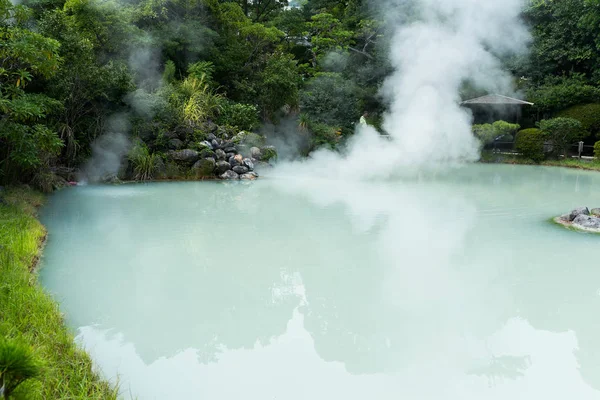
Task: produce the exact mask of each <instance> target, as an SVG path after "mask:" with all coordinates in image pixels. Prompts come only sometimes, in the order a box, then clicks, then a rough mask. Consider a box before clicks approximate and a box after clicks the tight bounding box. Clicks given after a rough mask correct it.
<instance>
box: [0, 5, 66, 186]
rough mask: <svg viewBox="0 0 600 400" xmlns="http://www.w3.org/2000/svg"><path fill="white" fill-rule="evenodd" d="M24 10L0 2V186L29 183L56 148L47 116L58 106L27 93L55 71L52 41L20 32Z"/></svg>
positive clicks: (54, 43)
mask: <svg viewBox="0 0 600 400" xmlns="http://www.w3.org/2000/svg"><path fill="white" fill-rule="evenodd" d="M28 17H29V13H28V10H27V9H26V8H25V7H22V6H12V5H11V3H9V2H8V0H0V41H2V45H1V46H0V174H1V175H0V180H2V181H4V182H7V181H8V182H10V181H12V180H14V179H17V178H24V177H27V176H29V177H32V176H35V175H36V174H37V173H39V172H41V171H42V170H43V169H47V168H48V167H49V166H50V162H51V161H52V160H51V159H52V158H53V157H56V156H57V155H58V153H59V152H60V148H61V146H62V142H61V140H60V138H59V137H58V133H57V132H56V130H55V129H54V127H53V126H51V125H49V121H48V116H49V114H51V113H52V112H55V111H58V110H59V109H60V103H59V102H58V101H56V100H54V99H52V98H50V97H48V96H46V95H44V94H42V93H32V92H28V91H27V88H28V86H29V85H30V84H31V83H33V82H34V80H36V79H48V78H51V77H52V76H53V75H54V74H56V72H57V70H58V67H59V65H60V58H59V56H58V48H59V46H60V44H59V43H58V42H57V41H56V40H53V39H50V38H47V37H44V36H42V35H40V34H39V33H36V32H32V31H31V30H28V29H26V28H25V27H26V21H27V19H28Z"/></svg>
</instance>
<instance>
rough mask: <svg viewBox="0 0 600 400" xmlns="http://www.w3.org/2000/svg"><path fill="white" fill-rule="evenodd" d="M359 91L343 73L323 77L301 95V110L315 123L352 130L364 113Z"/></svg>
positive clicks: (315, 80)
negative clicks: (361, 107)
mask: <svg viewBox="0 0 600 400" xmlns="http://www.w3.org/2000/svg"><path fill="white" fill-rule="evenodd" d="M358 92H359V88H358V87H357V86H356V84H354V83H353V82H351V81H349V80H348V79H345V78H344V77H343V76H342V75H341V74H334V73H328V74H320V75H319V76H317V77H315V78H313V79H311V80H310V81H309V82H308V83H307V85H306V88H305V89H304V91H303V92H302V95H301V106H302V111H303V112H304V113H306V114H308V115H309V116H310V118H311V120H313V121H314V122H316V123H321V124H325V125H330V126H341V127H343V128H345V130H348V131H352V130H353V123H354V122H358V119H359V118H360V115H361V114H362V111H361V109H360V104H359V97H358Z"/></svg>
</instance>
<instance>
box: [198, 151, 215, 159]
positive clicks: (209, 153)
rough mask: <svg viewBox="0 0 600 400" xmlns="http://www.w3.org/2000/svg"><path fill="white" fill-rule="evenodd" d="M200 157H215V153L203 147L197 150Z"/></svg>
mask: <svg viewBox="0 0 600 400" xmlns="http://www.w3.org/2000/svg"><path fill="white" fill-rule="evenodd" d="M198 155H199V157H200V158H217V154H216V153H215V152H214V151H212V150H210V149H203V150H200V151H199V152H198Z"/></svg>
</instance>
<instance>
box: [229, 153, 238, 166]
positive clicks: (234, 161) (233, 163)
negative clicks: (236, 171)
mask: <svg viewBox="0 0 600 400" xmlns="http://www.w3.org/2000/svg"><path fill="white" fill-rule="evenodd" d="M240 164H241V163H240V162H239V161H238V160H237V158H235V156H232V157H229V165H231V167H232V168H233V167H237V166H238V165H240Z"/></svg>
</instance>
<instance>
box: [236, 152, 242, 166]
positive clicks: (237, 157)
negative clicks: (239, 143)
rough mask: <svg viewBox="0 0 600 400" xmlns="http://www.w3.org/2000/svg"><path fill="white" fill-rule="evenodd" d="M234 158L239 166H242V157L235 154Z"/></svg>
mask: <svg viewBox="0 0 600 400" xmlns="http://www.w3.org/2000/svg"><path fill="white" fill-rule="evenodd" d="M234 158H235V159H236V160H237V162H239V163H240V165H241V164H242V161H244V157H242V155H241V154H236V155H235V156H234Z"/></svg>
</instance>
